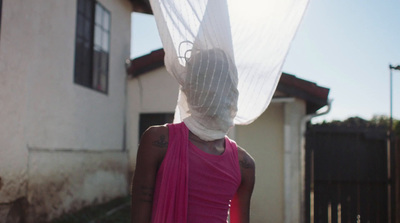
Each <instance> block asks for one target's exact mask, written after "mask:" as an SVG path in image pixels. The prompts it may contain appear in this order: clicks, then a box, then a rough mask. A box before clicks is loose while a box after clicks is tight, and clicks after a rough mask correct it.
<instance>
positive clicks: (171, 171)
mask: <svg viewBox="0 0 400 223" xmlns="http://www.w3.org/2000/svg"><path fill="white" fill-rule="evenodd" d="M168 130H169V139H168V149H167V153H166V154H165V157H164V160H163V162H162V164H161V166H160V169H159V170H158V173H157V180H156V186H155V193H154V201H153V211H152V222H153V223H187V222H190V223H200V222H201V223H204V222H207V223H222V222H226V220H227V215H228V209H229V207H230V201H231V200H232V199H233V196H234V195H235V193H236V191H237V188H238V187H239V185H240V182H241V176H240V168H239V161H238V154H237V146H236V143H235V142H233V141H231V140H230V139H228V138H227V137H226V138H225V151H224V153H223V154H221V155H212V154H208V153H205V152H204V151H202V150H200V149H198V148H197V147H196V146H194V145H193V144H192V143H190V141H189V130H188V129H187V127H186V125H185V124H184V123H183V122H182V123H179V124H169V125H168Z"/></svg>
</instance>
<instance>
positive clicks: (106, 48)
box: [102, 32, 109, 52]
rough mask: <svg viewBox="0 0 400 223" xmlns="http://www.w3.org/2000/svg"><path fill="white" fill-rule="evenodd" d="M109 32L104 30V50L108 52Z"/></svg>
mask: <svg viewBox="0 0 400 223" xmlns="http://www.w3.org/2000/svg"><path fill="white" fill-rule="evenodd" d="M108 35H109V34H108V32H103V44H102V48H103V50H104V51H106V52H108Z"/></svg>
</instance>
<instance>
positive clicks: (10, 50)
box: [0, 0, 132, 219]
mask: <svg viewBox="0 0 400 223" xmlns="http://www.w3.org/2000/svg"><path fill="white" fill-rule="evenodd" d="M76 2H77V1H76V0H74V1H52V0H37V1H23V0H3V7H2V20H1V22H2V25H1V37H0V74H1V75H0V108H1V109H0V121H1V123H2V124H1V125H0V219H3V217H4V216H1V215H6V214H7V213H8V212H9V211H8V210H9V209H10V207H12V206H13V204H14V203H15V201H16V200H17V199H18V198H22V199H26V198H28V199H27V201H28V202H29V203H30V204H34V205H35V207H34V208H35V210H36V212H37V213H38V214H41V213H44V212H46V211H52V212H54V208H53V209H52V208H50V206H49V204H48V203H46V202H45V201H46V200H49V199H51V196H55V195H54V194H47V193H45V192H46V188H47V189H49V188H51V187H52V185H55V184H58V183H55V182H56V181H57V182H63V183H62V184H63V187H64V188H66V189H65V190H69V191H71V193H76V194H77V195H80V194H82V193H84V190H85V188H84V184H87V182H101V183H102V187H103V188H110V187H115V188H122V187H124V190H120V189H118V190H119V192H118V193H114V192H112V193H111V192H110V194H109V195H110V196H108V195H106V194H104V193H105V191H104V190H103V188H101V187H93V192H92V194H93V196H94V197H95V196H98V197H97V198H98V199H100V198H104V197H108V198H111V197H112V196H116V194H119V195H124V194H127V191H128V190H127V187H128V184H127V181H126V179H123V178H124V177H123V176H126V169H123V168H117V170H115V171H113V172H114V173H117V172H118V173H117V174H116V175H115V177H116V178H115V179H114V178H112V177H111V175H110V174H109V173H105V172H107V171H105V170H104V169H103V168H99V169H98V170H97V171H98V172H96V171H92V169H90V170H89V169H87V168H86V167H83V168H82V169H80V170H79V173H80V176H79V177H80V180H77V179H78V178H76V175H74V174H71V175H69V173H72V172H69V171H70V170H68V169H65V168H69V167H73V166H74V164H77V162H78V161H76V160H79V159H81V158H82V154H81V153H82V151H86V152H85V155H84V156H83V157H86V158H84V159H83V161H79V162H81V163H86V162H87V163H88V164H89V163H90V162H89V160H91V159H92V158H91V157H92V156H93V157H96V159H98V162H104V163H105V165H106V164H107V163H109V161H110V160H115V159H117V160H118V159H119V161H120V165H128V164H127V160H128V158H127V156H126V154H125V153H124V152H122V150H123V149H124V148H123V147H124V122H125V104H126V101H125V100H126V97H125V96H126V95H125V94H126V82H125V80H126V72H125V66H124V62H125V60H126V59H127V58H129V55H130V14H131V11H132V8H131V4H130V2H129V1H128V0H118V1H110V0H100V2H101V4H102V5H103V6H105V8H107V9H108V10H109V11H110V13H111V39H110V61H109V89H108V90H109V91H108V94H102V93H99V92H97V91H93V90H91V89H88V88H85V87H82V86H80V85H77V84H75V83H74V80H73V79H74V56H75V26H76V11H77V8H76ZM34 150H35V151H41V152H39V153H32V151H34ZM58 151H64V152H65V151H68V152H66V153H67V154H68V155H67V156H63V157H68V160H65V162H66V163H69V164H68V165H71V166H68V165H67V166H65V165H57V164H58V162H54V161H57V160H58V161H61V160H62V161H64V160H63V159H62V158H60V153H58ZM75 151H76V152H75ZM100 151H102V152H101V155H98V152H100ZM114 153H117V154H119V155H117V156H118V157H119V158H115V154H114ZM110 154H113V155H110ZM123 154H125V155H123ZM79 162H78V163H79ZM113 162H114V161H113ZM85 165H86V164H85ZM106 169H107V168H106ZM104 171H105V172H104ZM44 172H48V173H46V174H43V173H44ZM54 175H58V176H65V178H64V180H61V178H60V177H58V178H57V179H54V178H53V177H49V176H54ZM67 176H69V177H67ZM107 179H108V180H107ZM85 182H86V183H85ZM28 185H29V186H28ZM35 187H37V188H42V189H41V190H36V189H34V188H35ZM68 188H69V189H68ZM32 190H33V191H34V192H32ZM95 194H97V195H95ZM35 196H36V197H40V199H41V201H40V202H39V201H38V200H36V198H35ZM55 197H57V196H55ZM61 198H62V196H60V200H59V201H62V202H61V203H59V202H58V206H54V207H58V208H60V210H63V211H66V210H68V209H70V208H71V207H72V206H71V205H72V203H73V202H72V203H71V202H67V201H65V202H64V200H63V199H61ZM70 199H72V200H74V201H75V202H78V204H84V203H85V202H86V203H90V202H94V198H93V197H84V196H75V195H72V196H70ZM67 200H68V199H67ZM50 204H51V203H50ZM75 204H76V203H75ZM75 204H74V205H75ZM75 208H79V205H75ZM37 210H40V211H37ZM58 213H60V212H59V211H58V212H56V214H58ZM48 216H55V215H54V213H51V214H50V215H48Z"/></svg>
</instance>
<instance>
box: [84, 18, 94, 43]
mask: <svg viewBox="0 0 400 223" xmlns="http://www.w3.org/2000/svg"><path fill="white" fill-rule="evenodd" d="M91 33H92V26H91V25H90V21H88V20H86V21H85V33H84V36H85V39H86V40H90V37H91V36H92V35H91Z"/></svg>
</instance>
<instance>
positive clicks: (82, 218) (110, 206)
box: [51, 197, 130, 223]
mask: <svg viewBox="0 0 400 223" xmlns="http://www.w3.org/2000/svg"><path fill="white" fill-rule="evenodd" d="M78 222H79V223H129V222H130V197H123V198H117V199H114V200H112V201H110V202H107V203H105V204H101V205H96V206H91V207H86V208H84V209H82V210H80V211H78V212H75V213H70V214H66V215H63V216H61V217H60V218H58V219H55V220H53V221H52V222H51V223H78Z"/></svg>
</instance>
